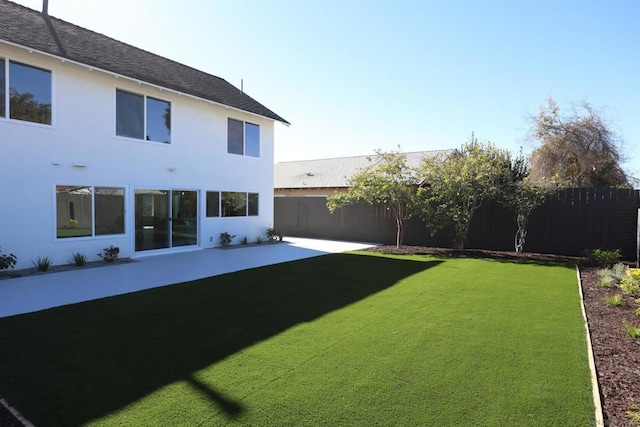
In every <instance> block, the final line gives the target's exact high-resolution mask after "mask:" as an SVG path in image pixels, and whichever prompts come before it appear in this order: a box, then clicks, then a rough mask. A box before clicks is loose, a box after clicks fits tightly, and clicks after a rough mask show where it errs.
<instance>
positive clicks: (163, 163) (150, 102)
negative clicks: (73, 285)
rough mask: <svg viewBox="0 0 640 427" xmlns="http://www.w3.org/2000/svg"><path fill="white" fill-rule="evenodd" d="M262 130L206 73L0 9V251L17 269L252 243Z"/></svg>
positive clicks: (262, 162)
mask: <svg viewBox="0 0 640 427" xmlns="http://www.w3.org/2000/svg"><path fill="white" fill-rule="evenodd" d="M45 5H46V2H45ZM202 49H203V52H205V53H206V49H207V46H204V45H203V46H202ZM275 122H280V123H284V124H288V123H287V121H286V120H284V119H283V118H282V117H280V116H279V115H277V114H276V113H274V112H273V111H271V110H269V109H268V108H266V107H264V106H263V105H262V104H260V103H258V102H257V101H255V100H254V99H252V98H251V97H249V96H248V95H246V94H244V93H243V92H242V91H240V90H239V89H237V88H236V87H234V86H232V85H231V84H229V83H228V82H226V81H225V80H223V79H221V78H219V77H215V76H213V75H210V74H206V73H204V72H201V71H198V70H195V69H193V68H190V67H188V66H185V65H182V64H179V63H177V62H174V61H171V60H169V59H166V58H163V57H160V56H158V55H154V54H152V53H149V52H146V51H144V50H141V49H138V48H135V47H132V46H129V45H127V44H124V43H121V42H119V41H117V40H114V39H111V38H109V37H106V36H103V35H101V34H97V33H94V32H92V31H89V30H86V29H84V28H80V27H77V26H75V25H73V24H70V23H67V22H65V21H62V20H59V19H56V18H54V17H50V16H48V15H47V12H46V10H43V11H42V13H41V12H39V11H35V10H32V9H29V8H26V7H23V6H20V5H18V4H15V3H12V2H9V1H6V0H0V150H1V151H0V153H1V154H0V184H1V186H0V195H1V197H0V250H1V251H2V253H14V254H15V255H16V256H17V257H18V265H17V266H16V267H17V268H25V267H31V266H32V264H31V261H32V260H34V259H36V258H37V257H44V256H47V257H49V258H51V259H52V260H53V261H54V264H62V263H67V262H69V261H70V260H71V259H72V254H73V253H74V252H80V253H83V254H85V255H86V256H88V257H89V258H90V259H92V260H93V259H97V256H96V254H97V253H99V252H102V250H103V249H104V248H106V247H109V246H111V245H114V246H117V247H119V248H120V256H122V257H135V256H139V255H143V254H144V255H147V254H155V253H165V252H172V251H177V250H191V249H197V248H207V247H213V246H217V245H218V242H219V236H220V233H221V232H229V233H230V234H237V235H238V236H244V235H246V236H257V235H260V234H263V233H264V232H265V230H266V228H267V227H268V226H269V225H271V224H273V168H274V166H273V150H274V123H275Z"/></svg>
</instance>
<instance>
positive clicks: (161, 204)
mask: <svg viewBox="0 0 640 427" xmlns="http://www.w3.org/2000/svg"><path fill="white" fill-rule="evenodd" d="M134 193H135V230H136V236H135V239H136V242H135V247H136V252H139V251H147V250H152V249H166V248H172V247H177V246H189V245H197V244H198V192H197V191H184V190H148V189H136V190H135V191H134Z"/></svg>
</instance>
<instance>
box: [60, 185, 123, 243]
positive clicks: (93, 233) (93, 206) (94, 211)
mask: <svg viewBox="0 0 640 427" xmlns="http://www.w3.org/2000/svg"><path fill="white" fill-rule="evenodd" d="M59 187H82V188H90V189H91V205H90V207H91V215H90V221H91V227H90V229H91V234H88V235H80V236H66V237H65V236H62V237H61V236H60V235H59V232H58V231H59V230H62V229H65V228H59V227H58V188H59ZM96 189H113V190H121V191H122V195H121V196H120V197H121V198H122V233H110V234H98V233H97V231H98V230H97V226H96V218H97V209H96ZM53 207H54V218H53V231H54V240H55V241H58V242H63V241H65V242H66V241H69V240H89V239H104V238H113V237H124V236H126V235H127V219H126V213H127V187H126V186H124V185H85V184H54V186H53ZM74 216H75V215H74ZM70 219H71V218H70ZM73 219H75V218H73ZM71 228H73V227H71Z"/></svg>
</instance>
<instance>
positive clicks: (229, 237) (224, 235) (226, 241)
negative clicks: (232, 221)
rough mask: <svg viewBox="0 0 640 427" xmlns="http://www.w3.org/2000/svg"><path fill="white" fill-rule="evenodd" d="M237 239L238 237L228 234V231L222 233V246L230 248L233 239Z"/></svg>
mask: <svg viewBox="0 0 640 427" xmlns="http://www.w3.org/2000/svg"><path fill="white" fill-rule="evenodd" d="M234 237H236V235H235V234H234V235H231V234H229V233H227V232H226V231H225V232H224V233H220V244H221V245H222V246H229V245H230V244H231V242H232V241H233V238H234Z"/></svg>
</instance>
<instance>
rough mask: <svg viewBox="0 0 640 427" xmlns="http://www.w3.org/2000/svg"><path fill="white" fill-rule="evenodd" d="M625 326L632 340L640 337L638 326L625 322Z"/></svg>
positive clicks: (639, 327)
mask: <svg viewBox="0 0 640 427" xmlns="http://www.w3.org/2000/svg"><path fill="white" fill-rule="evenodd" d="M623 325H624V328H625V329H626V330H627V332H628V333H629V336H631V338H633V339H636V338H638V337H640V326H636V325H633V324H631V323H628V322H625V323H624V324H623Z"/></svg>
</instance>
